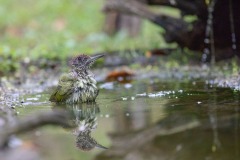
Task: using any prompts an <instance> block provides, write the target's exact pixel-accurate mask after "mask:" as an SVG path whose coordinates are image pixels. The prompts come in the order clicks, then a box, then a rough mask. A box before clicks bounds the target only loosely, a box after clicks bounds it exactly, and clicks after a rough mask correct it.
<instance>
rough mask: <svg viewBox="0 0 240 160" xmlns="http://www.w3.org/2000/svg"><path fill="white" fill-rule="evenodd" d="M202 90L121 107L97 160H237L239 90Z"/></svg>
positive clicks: (140, 98)
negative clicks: (110, 143) (154, 115)
mask: <svg viewBox="0 0 240 160" xmlns="http://www.w3.org/2000/svg"><path fill="white" fill-rule="evenodd" d="M198 87H199V88H200V89H196V90H194V89H193V87H192V90H184V89H183V92H175V94H174V95H172V96H171V97H170V96H169V95H166V96H162V97H155V98H151V97H146V96H144V97H139V98H137V99H135V100H132V101H130V100H129V101H122V102H119V103H117V106H116V107H115V108H114V113H117V115H116V116H115V117H114V119H113V120H114V122H115V124H116V129H115V130H114V131H113V132H112V133H111V134H110V135H111V137H110V138H111V142H112V146H111V147H109V149H108V150H105V151H104V152H102V153H101V154H100V155H98V156H97V157H96V159H97V160H108V159H111V160H114V159H116V160H117V159H125V160H134V159H136V160H145V159H149V160H155V159H158V160H166V159H168V160H174V159H178V160H192V159H195V160H202V159H206V160H211V159H218V160H229V159H232V160H238V159H239V158H240V157H239V150H240V148H239V147H240V146H239V143H240V139H239V134H240V130H239V128H240V125H239V111H240V108H239V107H240V106H239V98H240V96H239V92H237V93H236V92H234V91H232V90H230V89H219V88H212V87H206V88H204V89H202V88H203V87H202V86H201V87H200V86H198ZM153 92H154V91H153ZM176 97H178V98H176ZM163 102H164V103H163ZM198 102H200V103H198ZM143 108H144V110H143ZM160 108H161V110H160ZM126 112H127V113H129V114H128V116H127V115H126ZM151 112H154V113H156V115H157V113H158V115H157V117H158V118H159V119H158V120H156V121H154V123H153V121H152V119H153V117H152V115H153V114H151ZM162 113H164V116H163V117H161V114H162ZM143 122H144V123H143Z"/></svg>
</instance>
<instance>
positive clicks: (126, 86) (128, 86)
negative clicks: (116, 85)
mask: <svg viewBox="0 0 240 160" xmlns="http://www.w3.org/2000/svg"><path fill="white" fill-rule="evenodd" d="M124 87H125V88H127V89H128V88H131V87H132V84H130V83H127V84H125V85H124Z"/></svg>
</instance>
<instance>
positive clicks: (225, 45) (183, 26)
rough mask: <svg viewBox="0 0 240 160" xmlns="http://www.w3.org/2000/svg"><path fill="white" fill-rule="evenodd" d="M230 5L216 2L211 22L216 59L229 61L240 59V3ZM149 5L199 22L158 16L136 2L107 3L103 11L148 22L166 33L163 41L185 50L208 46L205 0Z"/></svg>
mask: <svg viewBox="0 0 240 160" xmlns="http://www.w3.org/2000/svg"><path fill="white" fill-rule="evenodd" d="M231 2H232V7H231V6H230V1H229V0H221V1H216V5H215V6H214V11H213V22H212V23H213V35H214V38H213V40H214V47H215V51H216V53H215V56H216V60H220V59H225V58H230V57H233V56H234V55H237V56H240V53H239V52H240V50H239V48H240V42H239V36H240V17H239V16H237V15H238V10H239V9H240V1H239V0H231ZM147 3H148V4H150V5H161V6H170V7H174V8H177V9H179V10H180V11H181V13H182V16H183V17H184V16H185V15H195V16H196V17H197V19H196V20H194V21H191V22H186V21H184V20H183V19H182V18H174V17H171V16H168V15H164V14H156V13H155V12H153V11H151V10H150V8H149V7H148V6H147V5H146V4H143V3H141V2H138V1H136V0H108V3H107V5H105V7H104V11H105V12H112V11H113V12H120V13H125V14H130V15H135V16H138V17H141V18H144V19H147V20H149V21H151V22H152V23H154V24H156V25H158V26H161V27H162V28H163V29H164V30H165V33H164V38H165V40H166V42H168V43H172V42H176V43H177V44H178V45H179V46H180V47H182V48H184V47H186V48H189V49H191V50H194V51H200V52H203V50H204V48H205V47H209V46H208V45H207V44H204V39H205V37H206V33H205V31H206V24H207V20H208V6H207V4H206V3H205V0H148V1H147ZM230 9H231V10H232V15H233V16H232V17H233V18H232V19H233V21H231V18H230V14H231V10H230ZM233 33H235V37H236V49H234V48H233V47H232V45H233V42H232V37H233V36H232V35H233ZM210 43H213V42H210ZM224 51H227V52H224Z"/></svg>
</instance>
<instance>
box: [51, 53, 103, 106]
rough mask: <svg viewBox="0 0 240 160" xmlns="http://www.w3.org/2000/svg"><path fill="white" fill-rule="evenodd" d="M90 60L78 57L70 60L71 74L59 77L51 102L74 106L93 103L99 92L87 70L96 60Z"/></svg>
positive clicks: (87, 57) (84, 56)
mask: <svg viewBox="0 0 240 160" xmlns="http://www.w3.org/2000/svg"><path fill="white" fill-rule="evenodd" d="M100 57H102V56H98V57H97V58H100ZM91 58H92V57H89V56H86V55H80V56H78V57H76V58H75V59H73V60H72V66H73V68H72V70H71V72H69V73H67V74H63V75H62V76H61V77H60V79H59V82H58V87H57V89H56V90H55V91H54V92H53V94H52V95H51V97H50V99H49V100H50V101H51V102H56V103H67V104H75V103H85V102H94V101H95V99H96V97H97V96H98V92H99V90H98V88H97V86H96V84H97V82H96V80H95V79H94V77H93V75H92V74H90V72H89V71H88V69H89V68H90V66H91V64H92V63H93V62H94V61H95V60H96V59H97V58H96V57H94V58H92V60H91Z"/></svg>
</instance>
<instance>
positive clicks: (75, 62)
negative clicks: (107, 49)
mask: <svg viewBox="0 0 240 160" xmlns="http://www.w3.org/2000/svg"><path fill="white" fill-rule="evenodd" d="M103 56H104V55H103V54H99V55H95V56H87V55H84V54H82V55H79V56H77V57H75V58H73V59H72V60H71V62H70V63H71V66H72V67H73V69H76V70H78V71H86V70H87V69H89V68H90V67H91V65H92V64H93V63H94V62H95V61H96V60H97V59H99V58H101V57H103Z"/></svg>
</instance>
